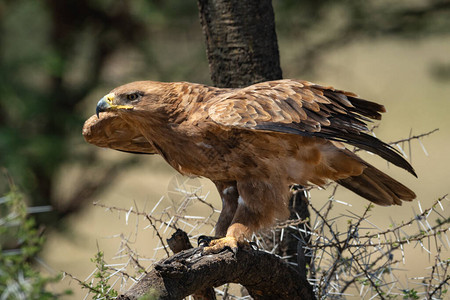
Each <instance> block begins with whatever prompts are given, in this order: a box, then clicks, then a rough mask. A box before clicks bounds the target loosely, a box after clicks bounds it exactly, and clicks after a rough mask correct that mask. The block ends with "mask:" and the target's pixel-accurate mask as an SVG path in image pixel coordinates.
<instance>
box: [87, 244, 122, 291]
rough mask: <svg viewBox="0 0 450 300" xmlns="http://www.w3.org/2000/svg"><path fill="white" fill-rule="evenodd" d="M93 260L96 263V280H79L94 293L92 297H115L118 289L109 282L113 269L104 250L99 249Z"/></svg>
mask: <svg viewBox="0 0 450 300" xmlns="http://www.w3.org/2000/svg"><path fill="white" fill-rule="evenodd" d="M91 262H93V263H95V265H96V267H97V271H96V272H95V273H94V275H93V277H94V278H95V280H92V281H91V282H79V283H80V284H81V286H82V287H83V288H85V289H88V290H89V292H90V293H91V294H93V296H92V299H94V300H95V299H115V298H116V297H117V296H118V293H117V291H116V290H114V289H113V288H112V286H111V285H110V284H109V282H108V281H109V279H110V277H111V273H112V269H110V268H109V267H108V266H107V264H106V262H105V260H104V254H103V251H98V252H97V254H95V257H94V258H91Z"/></svg>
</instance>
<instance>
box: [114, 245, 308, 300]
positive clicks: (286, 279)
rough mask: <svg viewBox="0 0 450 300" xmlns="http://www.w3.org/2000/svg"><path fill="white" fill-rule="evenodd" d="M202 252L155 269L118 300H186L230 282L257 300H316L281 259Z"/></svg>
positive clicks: (251, 253)
mask: <svg viewBox="0 0 450 300" xmlns="http://www.w3.org/2000/svg"><path fill="white" fill-rule="evenodd" d="M202 251H203V250H202V248H193V249H188V250H184V251H182V252H180V253H178V254H176V255H174V256H171V257H169V258H166V259H163V260H161V261H159V262H158V263H157V264H155V268H154V269H153V270H152V271H151V272H150V273H148V274H147V275H146V276H145V277H144V278H143V279H141V280H140V281H139V283H137V284H136V285H135V286H134V287H133V288H131V289H130V290H129V291H128V292H127V293H126V294H125V295H121V296H119V297H118V298H117V299H121V300H134V299H138V298H139V297H143V296H146V297H147V298H144V299H161V300H162V299H171V300H176V299H183V298H184V297H186V296H188V295H191V294H194V293H195V292H196V291H199V290H207V289H208V288H209V287H211V286H220V285H223V284H225V283H228V282H234V283H240V284H242V285H243V286H245V287H246V288H247V290H248V292H249V294H250V296H252V297H253V299H256V300H266V299H267V300H269V299H280V300H283V299H286V300H288V299H303V300H305V299H315V296H314V293H313V290H312V288H311V286H310V285H309V283H308V281H307V280H306V279H305V278H302V276H300V275H299V272H298V271H297V270H296V269H295V268H292V267H291V266H289V265H288V264H287V263H286V262H284V261H283V260H281V259H279V258H278V257H276V256H274V255H272V254H269V253H266V252H262V251H257V250H251V249H250V250H246V249H239V250H238V251H237V252H236V253H233V252H232V251H223V252H221V253H218V254H214V255H206V256H205V255H203V254H202Z"/></svg>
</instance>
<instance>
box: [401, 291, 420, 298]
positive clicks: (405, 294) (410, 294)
mask: <svg viewBox="0 0 450 300" xmlns="http://www.w3.org/2000/svg"><path fill="white" fill-rule="evenodd" d="M419 298H420V297H419V296H418V295H417V291H416V290H414V289H412V290H403V299H419Z"/></svg>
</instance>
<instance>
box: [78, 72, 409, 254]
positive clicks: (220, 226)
mask: <svg viewBox="0 0 450 300" xmlns="http://www.w3.org/2000/svg"><path fill="white" fill-rule="evenodd" d="M104 112H106V113H104ZM382 112H385V109H384V107H383V106H382V105H379V104H377V103H374V102H370V101H367V100H363V99H360V98H358V97H357V96H356V95H355V94H353V93H350V92H345V91H341V90H336V89H333V88H331V87H323V86H320V85H316V84H313V83H310V82H307V81H300V80H278V81H270V82H263V83H258V84H254V85H252V86H249V87H246V88H242V89H220V88H214V87H208V86H205V85H200V84H193V83H187V82H176V83H162V82H153V81H139V82H133V83H129V84H126V85H123V86H120V87H118V88H116V89H114V90H112V91H111V93H110V94H108V95H106V96H105V97H103V98H102V99H101V100H100V101H99V103H98V105H97V116H99V118H97V116H92V117H91V118H90V119H89V120H87V121H86V123H85V125H84V128H83V135H84V136H85V139H86V140H87V141H88V142H89V143H92V144H94V145H97V146H100V147H108V148H112V149H116V150H120V151H128V152H134V153H147V154H154V153H158V154H160V155H161V156H162V157H164V159H165V160H166V161H167V162H168V163H169V164H170V165H171V166H172V167H173V168H175V169H176V170H177V171H178V172H180V173H181V174H186V175H191V176H192V175H193V176H204V177H207V178H209V179H211V180H212V181H213V182H214V183H215V184H216V186H217V189H218V191H219V193H220V195H221V197H222V200H223V203H224V207H223V210H222V213H221V215H220V218H219V221H218V223H217V225H216V235H217V236H218V237H223V236H226V237H227V238H226V239H222V240H218V241H219V242H216V243H215V244H216V246H213V248H211V249H213V250H217V249H220V248H222V247H223V246H224V245H231V246H236V245H237V244H236V241H243V240H244V238H245V237H248V236H249V235H250V234H251V233H252V232H254V231H255V230H258V229H259V228H261V227H264V226H269V225H270V224H272V223H273V222H274V221H275V219H277V218H285V217H287V216H288V209H287V203H288V199H289V186H290V185H292V184H301V185H304V186H307V185H311V184H315V185H323V184H325V183H326V182H328V181H331V180H333V181H336V182H338V183H339V184H341V185H342V186H344V187H346V188H348V189H350V190H352V191H353V192H355V193H357V194H359V195H360V196H362V197H364V198H366V199H368V200H370V201H372V202H374V203H376V204H379V205H392V204H401V201H402V200H404V201H411V200H412V199H414V198H415V194H414V192H412V191H411V190H410V189H408V188H407V187H405V186H404V185H402V184H401V183H399V182H397V181H396V180H394V179H392V178H391V177H389V176H388V175H386V174H384V173H383V172H381V171H379V170H378V169H376V168H375V167H373V166H371V165H370V164H368V163H366V162H365V161H363V160H362V159H361V158H359V157H358V156H356V155H355V154H354V153H352V152H351V151H349V150H347V149H346V148H345V146H344V144H343V143H346V144H350V145H353V146H356V147H359V148H361V149H364V150H367V151H370V152H372V153H375V154H377V155H379V156H381V157H383V158H384V159H386V160H387V161H389V162H391V163H393V164H395V165H397V166H399V167H401V168H403V169H405V170H407V171H408V172H410V173H412V174H413V175H415V173H414V170H413V168H412V167H411V165H410V164H409V163H408V162H407V161H406V160H404V159H403V158H402V157H401V156H400V155H399V153H398V152H397V151H396V150H394V149H393V148H392V147H391V146H389V145H388V144H386V143H384V142H382V141H380V140H378V139H377V138H375V137H373V136H372V135H370V134H368V133H367V131H368V129H367V125H366V122H368V121H370V119H377V120H379V119H381V114H380V113H382ZM100 113H101V114H100ZM213 244H214V243H213Z"/></svg>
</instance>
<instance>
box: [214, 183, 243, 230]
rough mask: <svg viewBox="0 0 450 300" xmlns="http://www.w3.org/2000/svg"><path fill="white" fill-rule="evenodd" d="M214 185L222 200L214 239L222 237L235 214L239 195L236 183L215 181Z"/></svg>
mask: <svg viewBox="0 0 450 300" xmlns="http://www.w3.org/2000/svg"><path fill="white" fill-rule="evenodd" d="M214 184H215V185H216V188H217V190H218V191H219V194H220V198H221V199H222V212H221V213H220V216H219V220H218V221H217V224H216V237H224V236H225V235H226V234H227V229H228V227H229V226H230V224H231V222H232V221H233V218H234V215H235V213H236V209H237V207H238V198H239V193H238V190H237V186H236V181H215V182H214Z"/></svg>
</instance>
